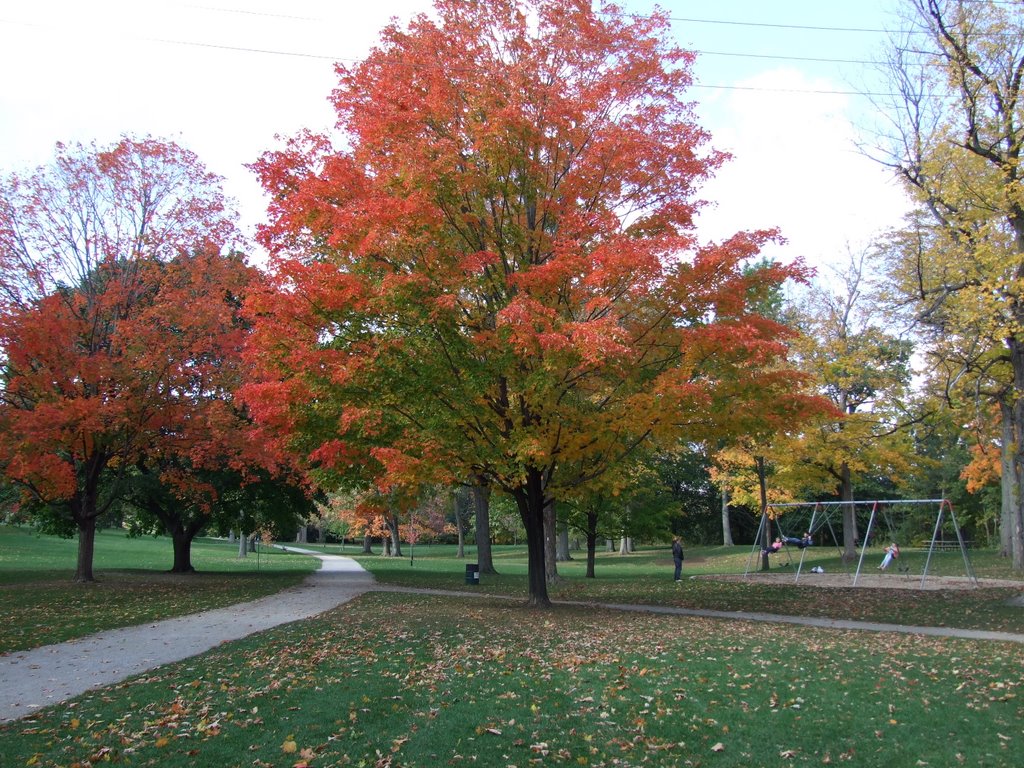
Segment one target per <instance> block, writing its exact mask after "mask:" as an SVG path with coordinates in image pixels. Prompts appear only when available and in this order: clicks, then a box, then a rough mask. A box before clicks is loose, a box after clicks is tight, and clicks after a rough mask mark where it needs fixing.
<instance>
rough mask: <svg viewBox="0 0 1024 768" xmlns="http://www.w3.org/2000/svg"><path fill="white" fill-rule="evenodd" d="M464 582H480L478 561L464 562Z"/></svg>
mask: <svg viewBox="0 0 1024 768" xmlns="http://www.w3.org/2000/svg"><path fill="white" fill-rule="evenodd" d="M466 583H467V584H479V583H480V565H479V563H467V564H466Z"/></svg>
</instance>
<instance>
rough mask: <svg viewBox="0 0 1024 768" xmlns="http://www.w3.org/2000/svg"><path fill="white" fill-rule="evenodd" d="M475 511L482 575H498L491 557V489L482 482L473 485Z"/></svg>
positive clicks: (477, 544)
mask: <svg viewBox="0 0 1024 768" xmlns="http://www.w3.org/2000/svg"><path fill="white" fill-rule="evenodd" d="M473 511H474V515H475V519H476V561H477V564H478V565H479V566H480V573H482V574H487V573H497V571H496V570H495V569H494V560H493V558H492V557H491V489H490V488H489V487H488V486H487V485H486V484H484V482H483V481H481V480H477V482H476V483H475V484H474V485H473Z"/></svg>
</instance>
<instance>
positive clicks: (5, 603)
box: [0, 526, 317, 762]
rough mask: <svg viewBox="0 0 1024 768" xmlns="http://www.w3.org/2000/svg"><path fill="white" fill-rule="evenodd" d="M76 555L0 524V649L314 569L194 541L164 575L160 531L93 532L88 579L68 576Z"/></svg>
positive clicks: (215, 601) (282, 581) (251, 595)
mask: <svg viewBox="0 0 1024 768" xmlns="http://www.w3.org/2000/svg"><path fill="white" fill-rule="evenodd" d="M76 553H77V541H76V540H74V539H61V538H58V537H55V536H41V535H38V534H36V533H34V532H33V531H31V530H30V529H27V528H14V527H9V526H0V620H2V621H0V653H9V652H11V651H15V650H22V649H25V648H34V647H37V646H39V645H45V644H48V643H56V642H62V641H64V640H69V639H73V638H76V637H81V636H83V635H87V634H91V633H93V632H98V631H101V630H105V629H114V628H116V627H124V626H130V625H133V624H141V623H144V622H149V621H155V620H159V619H165V618H170V617H172V616H179V615H182V614H186V613H193V612H196V611H202V610H206V609H208V608H220V607H223V606H227V605H234V604H235V603H240V602H246V601H249V600H255V599H256V598H258V597H262V596H264V595H268V594H273V593H275V592H278V591H280V590H281V589H284V588H286V587H289V586H293V585H295V584H297V583H298V582H300V581H301V580H302V579H303V578H305V577H306V575H308V574H309V573H310V572H311V571H312V570H313V569H315V568H316V567H317V561H316V560H315V559H313V558H309V557H305V556H302V555H292V554H286V553H283V552H280V551H278V550H273V549H269V548H265V547H261V551H260V553H259V557H257V556H256V554H255V553H250V554H249V556H248V557H246V558H244V559H239V558H238V557H237V553H238V545H237V544H229V543H228V542H226V541H218V540H212V539H199V540H197V541H196V542H195V543H194V544H193V547H192V563H193V565H194V566H195V568H196V569H197V573H194V574H171V573H167V570H168V569H169V568H170V565H171V563H172V552H171V543H170V540H169V539H167V538H160V539H154V538H151V537H147V538H140V539H129V538H128V537H126V536H125V534H124V533H123V532H116V531H103V532H101V533H100V534H99V535H98V536H97V537H96V558H95V572H96V578H97V581H96V583H93V584H75V583H73V582H72V577H73V576H74V572H75V558H76ZM0 762H2V760H0Z"/></svg>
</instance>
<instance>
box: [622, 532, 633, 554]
mask: <svg viewBox="0 0 1024 768" xmlns="http://www.w3.org/2000/svg"><path fill="white" fill-rule="evenodd" d="M632 551H633V539H632V538H631V537H630V536H623V537H622V538H621V539H619V554H620V555H628V554H629V553H630V552H632Z"/></svg>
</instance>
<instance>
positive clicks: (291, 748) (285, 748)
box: [281, 735, 299, 755]
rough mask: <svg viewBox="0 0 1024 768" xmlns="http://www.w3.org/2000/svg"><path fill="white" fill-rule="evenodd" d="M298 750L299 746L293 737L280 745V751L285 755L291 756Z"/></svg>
mask: <svg viewBox="0 0 1024 768" xmlns="http://www.w3.org/2000/svg"><path fill="white" fill-rule="evenodd" d="M298 750H299V745H298V744H296V743H295V737H294V736H290V735H289V736H288V738H287V739H285V741H284V743H283V744H282V745H281V751H282V752H284V753H285V754H286V755H291V754H293V753H295V752H297V751H298Z"/></svg>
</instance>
